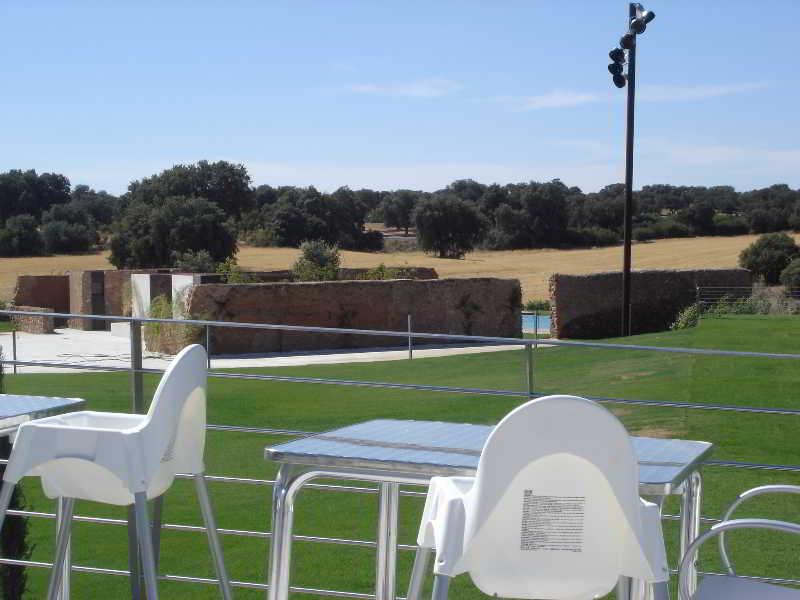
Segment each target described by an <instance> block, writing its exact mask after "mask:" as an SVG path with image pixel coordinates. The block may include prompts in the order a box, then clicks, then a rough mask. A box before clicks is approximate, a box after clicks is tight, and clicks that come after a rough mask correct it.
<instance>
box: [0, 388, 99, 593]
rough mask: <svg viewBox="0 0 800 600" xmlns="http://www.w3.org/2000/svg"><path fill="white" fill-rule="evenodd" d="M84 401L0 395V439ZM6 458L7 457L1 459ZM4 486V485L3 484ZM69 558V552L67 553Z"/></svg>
mask: <svg viewBox="0 0 800 600" xmlns="http://www.w3.org/2000/svg"><path fill="white" fill-rule="evenodd" d="M85 403H86V402H85V400H81V399H80V398H54V397H51V396H20V395H16V394H0V437H8V438H10V439H13V437H14V435H15V434H16V433H17V429H18V428H19V426H20V425H22V424H23V423H26V422H27V421H32V420H33V419H43V418H45V417H52V416H54V415H61V414H64V413H68V412H74V411H76V410H80V409H82V408H83V406H84V404H85ZM3 458H7V457H3ZM3 485H5V484H3ZM61 510H62V505H61V502H58V503H56V531H57V530H58V527H59V525H60V524H61ZM67 556H69V552H68V553H67ZM69 572H70V563H69V558H67V561H66V562H65V563H64V574H63V576H62V578H61V582H62V583H61V598H62V599H66V598H69Z"/></svg>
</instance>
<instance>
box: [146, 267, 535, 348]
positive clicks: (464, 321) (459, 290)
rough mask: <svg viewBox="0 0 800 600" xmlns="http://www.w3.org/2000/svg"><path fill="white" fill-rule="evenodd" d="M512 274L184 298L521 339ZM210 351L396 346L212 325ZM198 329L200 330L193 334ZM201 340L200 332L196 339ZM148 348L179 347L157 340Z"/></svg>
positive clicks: (236, 310) (218, 315)
mask: <svg viewBox="0 0 800 600" xmlns="http://www.w3.org/2000/svg"><path fill="white" fill-rule="evenodd" d="M521 297H522V294H521V289H520V283H519V281H518V280H516V279H493V278H480V279H427V280H387V281H331V282H314V283H259V284H240V285H227V284H203V285H197V286H194V287H193V288H192V289H191V291H190V292H189V294H188V297H187V307H188V313H189V316H190V317H191V318H198V319H211V320H220V321H238V322H246V323H274V324H283V325H308V326H318V327H338V328H352V329H377V330H383V331H405V330H406V329H407V318H408V315H409V314H410V315H411V318H412V328H413V330H414V331H417V332H430V333H452V334H467V335H487V336H502V337H521V335H522V331H521V326H522V324H521V315H520V309H521ZM211 333H212V335H211V351H212V353H219V354H224V353H248V352H260V353H263V352H289V351H297V350H320V349H333V348H363V347H377V346H398V345H403V344H404V343H405V341H404V340H403V339H399V338H392V337H383V338H380V337H373V336H358V335H349V334H344V335H339V334H316V333H299V332H287V331H278V330H254V329H233V328H212V330H211ZM199 335H200V333H199V331H198V333H197V336H199ZM199 340H200V338H199V337H198V340H197V341H199ZM154 345H155V346H157V347H150V349H151V350H154V351H162V352H175V351H176V350H178V349H179V348H176V347H167V345H166V344H164V345H158V344H157V342H156V341H155V340H154Z"/></svg>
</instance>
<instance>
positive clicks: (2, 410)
mask: <svg viewBox="0 0 800 600" xmlns="http://www.w3.org/2000/svg"><path fill="white" fill-rule="evenodd" d="M84 403H85V401H84V400H81V399H80V398H53V397H50V396H19V395H16V394H0V437H6V436H13V435H14V434H15V433H16V432H17V428H18V427H19V426H20V425H22V424H23V423H25V422H26V421H31V420H33V419H43V418H44V417H52V416H53V415H60V414H63V413H68V412H73V411H76V410H80V409H81V408H83V405H84Z"/></svg>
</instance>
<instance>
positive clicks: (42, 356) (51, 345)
mask: <svg viewBox="0 0 800 600" xmlns="http://www.w3.org/2000/svg"><path fill="white" fill-rule="evenodd" d="M11 338H12V335H11V333H0V346H2V347H3V352H4V354H5V356H6V358H8V359H10V358H11V353H12V339H11ZM539 347H540V348H541V347H544V346H539ZM513 348H514V346H505V345H500V346H491V345H484V346H458V347H452V346H450V347H441V346H435V345H425V344H420V345H419V346H416V345H415V346H414V350H413V352H414V357H415V358H431V357H436V356H451V355H456V354H475V353H481V352H498V351H502V350H510V349H513ZM406 358H408V348H405V347H394V348H375V349H370V350H367V351H364V350H360V351H353V350H330V351H328V352H320V351H309V352H289V353H271V354H243V355H221V356H212V359H211V366H212V367H213V368H215V369H236V368H247V367H289V366H302V365H322V364H337V363H358V362H378V361H390V360H402V359H406ZM17 360H21V361H43V362H49V363H59V364H70V363H71V364H87V365H97V366H102V367H124V368H127V367H129V366H130V361H131V355H130V340H129V338H128V337H122V336H119V335H114V334H112V333H110V332H108V331H78V330H76V329H56V333H55V334H31V333H24V332H17ZM170 360H172V357H171V356H167V355H163V354H158V353H154V352H145V353H144V357H143V367H144V368H147V369H160V370H164V369H166V368H167V366H168V365H169V362H170ZM17 370H18V372H20V373H70V372H72V373H74V372H80V371H83V370H82V369H75V368H68V367H39V366H37V367H18V369H17Z"/></svg>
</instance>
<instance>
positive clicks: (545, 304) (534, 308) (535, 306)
mask: <svg viewBox="0 0 800 600" xmlns="http://www.w3.org/2000/svg"><path fill="white" fill-rule="evenodd" d="M523 308H524V309H525V310H528V311H531V312H550V301H549V300H528V301H527V302H526V303H525V306H524V307H523Z"/></svg>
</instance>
